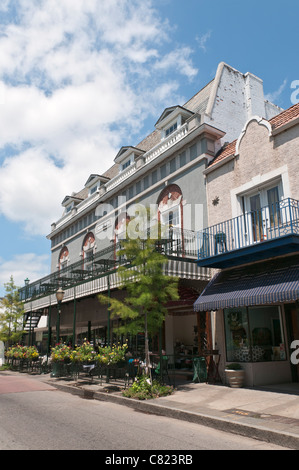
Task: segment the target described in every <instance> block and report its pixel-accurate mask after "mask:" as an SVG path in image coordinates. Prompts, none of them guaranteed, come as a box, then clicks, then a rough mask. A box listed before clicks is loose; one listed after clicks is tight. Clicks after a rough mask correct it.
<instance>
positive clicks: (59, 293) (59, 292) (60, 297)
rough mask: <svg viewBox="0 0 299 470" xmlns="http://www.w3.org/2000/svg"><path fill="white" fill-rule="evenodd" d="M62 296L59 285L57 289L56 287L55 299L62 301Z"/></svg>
mask: <svg viewBox="0 0 299 470" xmlns="http://www.w3.org/2000/svg"><path fill="white" fill-rule="evenodd" d="M63 297H64V291H63V290H62V289H61V287H59V289H58V290H57V292H56V299H57V302H62V301H63Z"/></svg>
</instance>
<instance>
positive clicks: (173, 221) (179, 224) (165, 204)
mask: <svg viewBox="0 0 299 470" xmlns="http://www.w3.org/2000/svg"><path fill="white" fill-rule="evenodd" d="M157 204H158V221H159V223H160V224H161V229H162V233H164V234H165V233H166V234H167V237H169V238H170V239H171V242H172V250H173V251H177V250H182V249H183V234H182V228H183V194H182V191H181V188H180V187H179V186H178V185H177V184H170V185H169V186H166V187H165V188H164V189H163V191H161V193H160V195H159V197H158V201H157Z"/></svg>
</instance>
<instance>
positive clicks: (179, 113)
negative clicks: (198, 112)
mask: <svg viewBox="0 0 299 470" xmlns="http://www.w3.org/2000/svg"><path fill="white" fill-rule="evenodd" d="M193 114H194V113H193V112H192V111H189V110H188V109H186V108H182V106H172V107H171V108H166V109H165V110H164V111H163V113H162V115H161V116H160V118H159V119H158V121H157V122H156V124H155V127H156V129H159V130H160V131H161V138H162V139H165V138H166V137H168V136H169V135H171V134H172V133H173V132H175V131H176V130H177V129H179V128H180V127H181V126H183V125H184V124H185V122H186V121H187V120H188V119H189V118H190V117H191V116H193Z"/></svg>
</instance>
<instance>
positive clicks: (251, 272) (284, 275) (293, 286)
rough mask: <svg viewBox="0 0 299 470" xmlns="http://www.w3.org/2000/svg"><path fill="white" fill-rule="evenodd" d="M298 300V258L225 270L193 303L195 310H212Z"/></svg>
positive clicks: (217, 275)
mask: <svg viewBox="0 0 299 470" xmlns="http://www.w3.org/2000/svg"><path fill="white" fill-rule="evenodd" d="M298 299H299V257H298V256H296V257H287V258H284V259H282V260H276V261H274V260H273V261H271V262H266V263H258V264H253V265H250V266H243V267H240V268H235V269H229V270H226V271H222V272H220V273H218V274H216V276H214V277H213V279H212V280H211V281H210V283H209V284H208V285H207V287H206V288H205V290H204V291H203V292H202V294H201V295H200V296H199V298H198V299H197V300H196V302H195V303H194V310H195V311H196V312H198V311H209V310H218V309H223V308H232V307H247V306H252V305H264V304H272V303H277V302H294V301H296V300H298Z"/></svg>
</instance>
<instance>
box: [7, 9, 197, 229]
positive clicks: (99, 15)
mask: <svg viewBox="0 0 299 470" xmlns="http://www.w3.org/2000/svg"><path fill="white" fill-rule="evenodd" d="M12 7H14V9H15V10H14V11H16V12H17V15H15V16H12V12H11V8H12ZM3 12H4V13H3V15H4V14H5V15H6V16H5V21H3V24H2V28H1V36H0V50H1V64H0V101H1V113H0V128H1V132H0V149H1V148H2V149H5V148H7V146H9V147H10V149H11V152H10V156H7V158H6V159H5V160H4V162H3V163H2V166H0V183H1V184H0V212H1V213H2V214H4V215H5V216H6V217H7V218H9V219H11V220H14V221H18V222H21V223H22V224H23V227H24V228H25V230H26V231H27V232H30V233H33V234H42V235H44V234H46V233H48V232H49V228H50V224H51V222H53V221H54V220H55V219H57V218H58V217H60V215H61V207H60V203H61V201H62V199H63V198H64V196H65V195H66V194H70V193H71V192H72V191H79V190H80V189H81V188H82V187H83V184H84V183H85V181H86V179H87V177H88V175H89V174H90V173H95V172H97V173H98V172H99V173H101V172H104V171H105V170H107V169H108V168H109V167H110V166H111V165H112V163H113V158H114V156H115V155H116V153H117V151H118V150H119V147H120V146H121V145H135V144H136V142H135V140H134V139H135V138H136V136H137V135H138V133H139V131H140V129H141V126H142V123H143V122H144V121H145V120H146V119H147V118H148V116H149V115H152V116H153V118H154V119H155V118H156V117H157V115H159V113H160V112H161V111H162V110H163V106H164V105H166V104H168V103H169V100H171V101H172V102H181V101H179V100H181V97H180V96H179V95H178V94H177V90H178V80H179V77H180V76H181V77H186V76H187V77H188V78H189V79H190V80H192V79H193V78H194V77H195V76H196V74H197V69H196V68H195V67H194V66H193V64H192V50H191V49H190V48H187V47H183V46H182V47H176V49H175V50H173V51H170V52H169V48H168V52H167V54H165V53H163V45H164V44H165V43H166V42H167V45H168V46H169V43H170V34H171V30H170V27H169V25H168V23H167V21H164V20H162V19H161V18H159V16H158V14H157V11H155V9H154V8H153V6H152V1H151V0H143V2H140V1H139V0H89V1H88V2H86V1H85V0H76V1H73V0H64V1H63V2H62V1H61V0H51V1H49V0H12V1H11V2H9V3H8V2H5V4H4V3H3ZM157 71H159V72H160V73H157ZM162 72H164V73H162ZM169 72H171V80H169V75H168V73H169ZM174 72H175V73H174ZM2 155H3V151H2ZM11 155H12V156H11Z"/></svg>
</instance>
